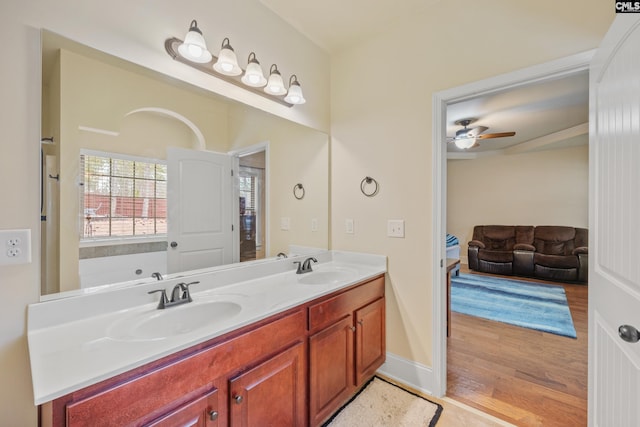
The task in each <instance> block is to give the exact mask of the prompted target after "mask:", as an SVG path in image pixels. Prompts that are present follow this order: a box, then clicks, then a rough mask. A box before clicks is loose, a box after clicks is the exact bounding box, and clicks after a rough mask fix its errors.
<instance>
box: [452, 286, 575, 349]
mask: <svg viewBox="0 0 640 427" xmlns="http://www.w3.org/2000/svg"><path fill="white" fill-rule="evenodd" d="M451 310H452V311H456V312H458V313H463V314H468V315H471V316H477V317H483V318H485V319H489V320H496V321H498V322H503V323H509V324H511V325H516V326H521V327H523V328H529V329H535V330H537V331H543V332H549V333H552V334H556V335H562V336H565V337H570V338H576V329H575V327H574V326H573V319H572V318H571V311H569V306H568V305H567V296H566V295H565V293H564V288H563V287H562V286H560V285H545V284H542V283H532V282H525V281H522V280H510V279H502V278H498V277H490V276H479V275H473V274H461V275H460V276H457V277H452V278H451Z"/></svg>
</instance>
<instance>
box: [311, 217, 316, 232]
mask: <svg viewBox="0 0 640 427" xmlns="http://www.w3.org/2000/svg"><path fill="white" fill-rule="evenodd" d="M311 231H318V218H311Z"/></svg>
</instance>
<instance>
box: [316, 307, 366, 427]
mask: <svg viewBox="0 0 640 427" xmlns="http://www.w3.org/2000/svg"><path fill="white" fill-rule="evenodd" d="M354 390H355V384H354V375H353V316H352V315H349V316H348V317H345V318H344V319H342V320H340V321H338V322H336V323H334V324H333V325H331V326H329V327H328V328H325V329H323V330H322V331H320V332H318V333H316V334H315V335H312V336H311V337H310V338H309V411H310V420H311V425H318V424H319V423H320V422H321V421H323V420H324V419H325V418H326V417H328V416H329V415H330V414H331V413H332V412H334V411H335V410H336V409H338V407H340V405H342V404H343V403H344V402H345V401H346V399H348V398H349V396H350V395H351V393H353V391H354Z"/></svg>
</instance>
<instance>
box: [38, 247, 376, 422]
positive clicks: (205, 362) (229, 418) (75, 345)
mask: <svg viewBox="0 0 640 427" xmlns="http://www.w3.org/2000/svg"><path fill="white" fill-rule="evenodd" d="M313 258H314V259H315V260H317V263H314V262H311V260H310V257H309V256H292V257H289V258H284V259H277V260H269V261H266V262H255V263H248V264H246V265H243V264H240V265H236V266H234V267H227V268H218V269H210V270H201V271H195V272H190V273H189V274H188V275H182V276H178V277H168V278H166V279H164V280H158V281H147V282H145V283H140V284H135V285H133V284H131V283H127V284H121V285H114V286H111V287H109V288H108V289H97V290H94V291H91V290H87V291H85V292H82V293H77V294H72V295H70V296H68V297H66V298H56V299H54V300H51V301H47V302H44V303H37V304H32V305H30V306H29V314H28V316H29V320H28V340H29V353H30V358H31V370H32V378H33V388H34V395H35V403H36V404H37V405H40V422H41V425H43V426H49V425H52V426H63V425H67V426H88V425H90V426H101V425H104V426H116V425H117V426H125V425H152V426H174V425H198V426H227V425H229V426H257V425H260V426H262V425H265V426H266V425H277V426H289V425H290V426H307V425H310V426H316V425H321V424H322V423H323V422H325V421H326V420H327V419H328V418H330V416H331V415H332V414H333V413H334V412H336V411H337V410H338V409H339V408H340V407H341V406H342V405H343V404H344V403H346V402H347V401H348V400H349V398H350V397H351V396H352V395H353V394H354V393H355V392H356V391H357V390H358V388H359V387H361V386H362V385H363V384H364V383H366V381H367V380H368V379H369V378H371V377H372V376H373V375H374V373H375V371H376V370H377V369H378V368H379V367H380V366H381V365H382V363H383V362H384V359H385V299H384V273H385V272H386V257H384V256H378V255H366V254H356V253H349V252H337V251H322V252H317V253H314V254H313ZM305 261H308V263H307V264H308V265H311V267H312V270H313V271H308V272H304V273H301V274H300V272H299V273H298V274H297V273H296V265H298V264H296V263H301V264H303V263H304V262H305ZM298 270H299V268H298ZM180 284H183V285H182V286H180ZM185 285H189V286H188V287H187V286H185ZM162 289H164V290H165V291H166V294H167V295H170V296H172V297H173V298H171V299H172V300H174V302H177V300H178V299H180V298H182V297H185V298H187V297H189V298H190V299H191V300H192V301H189V302H187V301H186V300H185V302H184V303H180V304H174V305H171V304H169V305H168V306H167V307H165V308H159V302H160V301H161V298H162V297H161V295H163V293H162V292H161V291H160V292H154V291H159V290H162ZM173 289H175V290H176V292H175V293H173V294H174V295H171V294H172V290H173ZM166 302H169V303H170V301H169V298H167V300H166Z"/></svg>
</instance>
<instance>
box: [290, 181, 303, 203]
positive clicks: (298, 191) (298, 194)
mask: <svg viewBox="0 0 640 427" xmlns="http://www.w3.org/2000/svg"><path fill="white" fill-rule="evenodd" d="M304 194H305V191H304V187H303V186H302V184H300V183H297V184H296V185H294V186H293V197H295V198H296V199H298V200H302V199H304Z"/></svg>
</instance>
